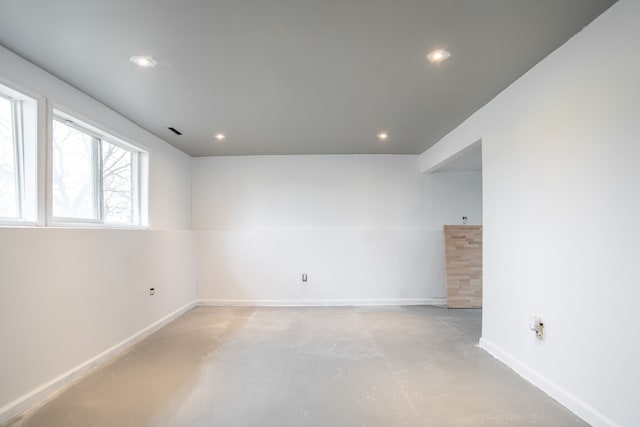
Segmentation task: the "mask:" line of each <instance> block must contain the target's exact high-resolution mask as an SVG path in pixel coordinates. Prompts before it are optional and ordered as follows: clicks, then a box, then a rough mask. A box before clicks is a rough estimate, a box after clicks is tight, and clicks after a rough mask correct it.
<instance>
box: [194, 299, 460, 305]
mask: <svg viewBox="0 0 640 427" xmlns="http://www.w3.org/2000/svg"><path fill="white" fill-rule="evenodd" d="M198 305H204V306H220V307H238V306H246V307H359V306H364V307H374V306H398V305H435V306H446V305H447V299H446V298H396V299H310V300H302V299H300V300H299V299H201V300H198Z"/></svg>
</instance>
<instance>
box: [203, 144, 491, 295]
mask: <svg viewBox="0 0 640 427" xmlns="http://www.w3.org/2000/svg"><path fill="white" fill-rule="evenodd" d="M479 178H480V176H479V173H478V172H476V173H443V174H434V175H421V174H420V173H419V171H418V157H417V156H266V157H265V156H258V157H210V158H195V159H193V180H192V190H193V194H192V199H193V209H192V212H193V228H194V230H196V231H195V239H196V254H197V283H198V298H199V299H203V300H215V301H217V302H221V300H224V301H222V302H229V300H232V301H235V300H239V301H242V302H250V303H258V304H260V303H265V304H268V303H279V304H282V303H284V304H286V303H291V304H326V303H333V304H339V303H353V302H361V303H362V302H369V303H397V302H405V303H411V302H434V301H440V300H435V299H440V298H443V297H444V296H445V285H444V250H443V237H442V225H443V224H444V223H459V222H460V218H461V217H462V216H464V215H466V216H469V217H470V218H471V219H472V220H475V221H476V222H480V221H481V207H480V197H475V198H474V197H469V195H470V194H479V193H480V181H479ZM302 273H307V274H308V275H309V282H308V283H307V284H303V283H302V282H301V274H302Z"/></svg>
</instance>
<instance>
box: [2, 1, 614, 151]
mask: <svg viewBox="0 0 640 427" xmlns="http://www.w3.org/2000/svg"><path fill="white" fill-rule="evenodd" d="M614 2H615V1H614V0H393V1H392V0H386V1H381V0H341V1H338V0H315V1H314V0H272V1H265V0H219V1H208V0H181V1H178V0H164V1H159V0H39V1H35V0H6V1H2V5H1V13H0V44H2V45H4V46H5V47H7V48H9V49H11V50H13V51H14V52H16V53H18V54H19V55H21V56H23V57H25V58H26V59H28V60H30V61H32V62H34V63H35V64H37V65H40V66H41V67H43V68H44V69H46V70H47V71H49V72H51V73H52V74H54V75H56V76H58V77H60V78H61V79H63V80H65V81H67V82H68V83H70V84H71V85H73V86H75V87H77V88H79V89H80V90H82V91H84V92H86V93H87V94H89V95H91V96H92V97H94V98H96V99H98V100H99V101H101V102H103V103H104V104H106V105H108V106H109V107H111V108H112V109H114V110H116V111H118V112H119V113H121V114H123V115H124V116H126V117H128V118H129V119H131V120H132V121H134V122H136V123H137V124H139V125H140V126H142V127H143V128H145V129H147V130H149V131H150V132H152V133H154V134H156V135H157V136H159V137H161V138H162V139H164V140H166V141H167V142H169V143H170V144H172V145H174V146H176V147H178V148H179V149H181V150H183V151H185V152H186V153H189V154H191V155H194V156H204V155H244V154H352V153H353V154H368V153H370V154H376V153H397V154H417V153H420V152H422V151H424V150H425V149H426V148H428V147H429V146H431V145H432V144H433V143H435V142H437V141H438V140H439V139H440V138H441V137H443V136H444V135H446V134H447V133H448V132H449V131H451V130H452V129H454V128H455V127H456V126H457V125H459V124H460V123H461V122H462V121H464V120H465V119H466V118H467V117H468V116H470V115H471V114H472V113H473V112H474V111H476V110H477V109H479V108H480V107H481V106H482V105H484V104H485V103H487V102H488V101H489V100H490V99H491V98H493V97H494V96H495V95H497V94H498V93H499V92H500V91H501V90H503V89H504V88H505V87H507V86H508V85H509V84H511V83H512V82H513V81H514V80H516V79H517V78H518V77H520V76H521V75H522V74H523V73H525V72H526V71H527V70H528V69H530V68H531V67H532V66H534V65H535V64H536V63H537V62H538V61H540V60H541V59H542V58H544V57H545V56H546V55H548V54H549V53H550V52H552V51H553V50H554V49H556V48H557V47H559V46H560V45H561V44H562V43H564V42H565V41H566V40H568V39H569V38H570V37H571V36H572V35H574V34H575V33H576V32H578V31H580V29H582V28H583V27H584V26H585V25H586V24H588V23H589V22H590V21H591V20H593V19H594V18H595V17H596V16H597V15H599V14H600V13H601V12H603V11H604V10H605V9H607V8H608V7H609V6H610V5H611V4H613V3H614ZM437 47H444V48H446V49H448V50H449V51H451V54H452V56H451V58H450V59H449V60H448V61H447V62H445V63H442V64H438V65H433V64H430V63H428V62H427V61H426V59H425V57H426V54H427V53H428V52H429V51H430V50H432V49H433V48H437ZM140 54H151V55H152V56H153V57H154V58H155V59H156V60H157V61H158V62H159V65H158V67H156V68H155V69H139V68H137V67H136V66H134V65H133V64H131V63H130V62H129V61H128V59H129V57H130V56H132V55H140ZM168 126H173V127H175V128H177V129H179V130H180V131H182V132H183V136H181V137H178V136H175V135H173V134H172V133H170V132H169V131H168V130H167V127H168ZM382 130H385V131H387V132H389V134H390V138H389V139H388V140H387V141H385V142H380V141H378V140H377V138H376V134H377V133H378V132H380V131H382ZM216 132H224V133H226V135H227V139H226V140H224V142H218V141H216V140H214V138H213V134H214V133H216Z"/></svg>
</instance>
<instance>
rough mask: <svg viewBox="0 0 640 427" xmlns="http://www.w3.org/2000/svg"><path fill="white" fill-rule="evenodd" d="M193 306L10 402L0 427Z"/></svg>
mask: <svg viewBox="0 0 640 427" xmlns="http://www.w3.org/2000/svg"><path fill="white" fill-rule="evenodd" d="M195 306H196V301H193V302H190V303H189V304H186V305H184V306H182V307H180V308H179V309H177V310H175V311H174V312H172V313H169V314H168V315H166V316H165V317H163V318H162V319H160V320H158V321H156V322H154V323H153V324H151V325H149V326H147V327H146V328H144V329H143V330H141V331H140V332H138V333H136V334H134V335H132V336H130V337H129V338H127V339H125V340H123V341H121V342H119V343H118V344H116V345H114V346H113V347H111V348H109V349H108V350H106V351H104V352H102V353H100V354H99V355H97V356H95V357H93V358H91V359H89V360H87V361H86V362H84V363H82V364H80V365H78V366H76V367H75V368H72V369H71V370H69V371H67V372H65V373H64V374H62V375H60V376H58V377H57V378H54V379H53V380H51V381H49V382H48V383H45V384H43V385H41V386H40V387H38V388H36V389H34V390H32V391H30V392H29V393H27V394H25V395H23V396H21V397H19V398H17V399H16V400H14V401H13V402H11V403H8V404H7V405H5V406H4V407H2V408H0V425H2V424H4V423H6V422H8V421H10V420H12V419H13V418H15V417H17V416H18V415H20V414H22V413H23V412H25V411H27V410H28V409H30V408H32V407H34V406H36V405H38V404H41V403H44V402H45V401H46V400H48V399H50V398H52V397H54V396H55V395H57V394H59V393H60V392H62V391H64V390H65V389H66V388H67V387H69V386H70V385H71V384H72V383H73V382H75V381H76V380H77V379H79V378H81V377H83V376H85V375H86V374H88V373H89V372H91V371H93V370H95V369H96V368H98V367H100V366H102V365H104V364H105V363H106V362H107V361H109V360H111V359H112V358H113V357H114V356H116V355H118V354H119V353H121V352H123V351H124V350H126V349H128V348H129V347H131V346H132V345H134V344H136V343H137V342H139V341H141V340H143V339H144V338H146V337H148V336H149V335H151V334H152V333H154V332H155V331H157V330H158V329H160V328H161V327H163V326H165V325H166V324H167V323H169V322H171V321H172V320H174V319H176V318H177V317H179V316H180V315H182V314H184V313H186V312H187V311H189V310H191V309H192V308H193V307H195Z"/></svg>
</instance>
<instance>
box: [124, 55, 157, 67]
mask: <svg viewBox="0 0 640 427" xmlns="http://www.w3.org/2000/svg"><path fill="white" fill-rule="evenodd" d="M129 61H131V62H133V63H134V64H136V65H137V66H138V67H143V68H153V67H155V66H156V65H158V63H157V62H156V60H155V59H153V58H152V57H150V56H146V55H141V56H132V57H131V58H129Z"/></svg>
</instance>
